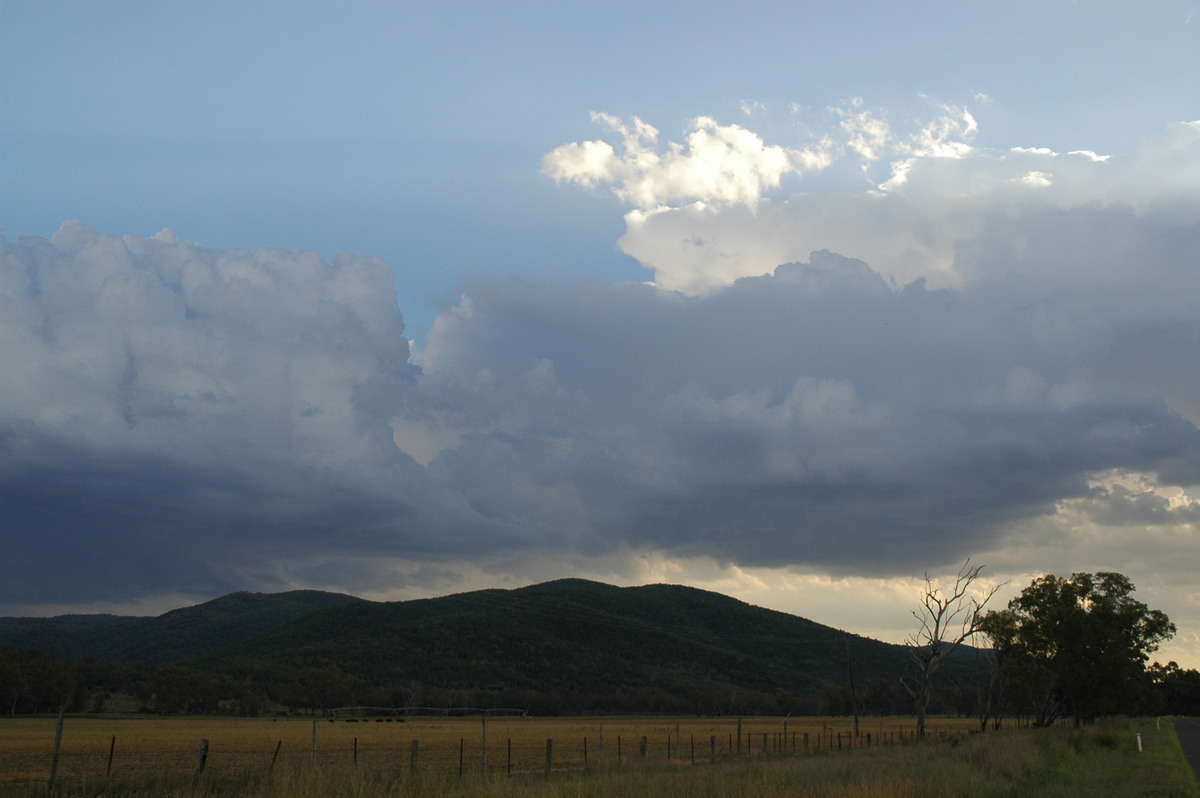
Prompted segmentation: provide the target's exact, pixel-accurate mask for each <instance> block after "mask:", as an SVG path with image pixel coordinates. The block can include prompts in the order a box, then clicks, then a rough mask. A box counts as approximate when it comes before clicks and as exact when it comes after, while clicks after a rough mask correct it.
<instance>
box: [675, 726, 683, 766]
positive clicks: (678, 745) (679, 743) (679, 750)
mask: <svg viewBox="0 0 1200 798" xmlns="http://www.w3.org/2000/svg"><path fill="white" fill-rule="evenodd" d="M675 758H676V759H682V758H683V740H682V739H681V738H680V736H679V724H678V723H676V724H675Z"/></svg>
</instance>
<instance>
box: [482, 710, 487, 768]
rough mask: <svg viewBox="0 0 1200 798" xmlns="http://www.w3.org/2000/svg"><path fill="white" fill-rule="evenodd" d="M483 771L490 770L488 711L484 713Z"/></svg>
mask: <svg viewBox="0 0 1200 798" xmlns="http://www.w3.org/2000/svg"><path fill="white" fill-rule="evenodd" d="M483 772H484V773H487V772H488V739H487V713H486V712H485V713H484V715H483Z"/></svg>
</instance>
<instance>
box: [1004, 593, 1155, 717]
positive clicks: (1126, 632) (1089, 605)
mask: <svg viewBox="0 0 1200 798" xmlns="http://www.w3.org/2000/svg"><path fill="white" fill-rule="evenodd" d="M1133 591H1134V586H1133V584H1132V583H1131V582H1130V581H1129V579H1127V578H1126V577H1125V576H1123V575H1121V574H1118V573H1111V572H1099V573H1096V574H1087V573H1076V574H1073V575H1072V576H1071V577H1070V578H1060V577H1056V576H1053V575H1049V576H1042V577H1038V578H1037V579H1035V580H1033V582H1032V583H1031V584H1030V585H1029V587H1027V588H1025V589H1024V590H1023V591H1022V592H1021V594H1020V595H1018V596H1017V597H1015V598H1014V599H1012V601H1010V602H1009V603H1008V607H1007V609H1004V610H1000V611H993V612H989V613H987V614H986V615H985V616H984V618H983V619H982V623H981V629H982V631H983V632H984V633H985V634H987V635H988V637H990V638H991V640H992V641H993V643H994V644H995V649H996V652H997V656H998V658H999V663H1000V666H1001V667H1004V668H1007V669H1008V672H1009V674H1010V675H1011V677H1012V678H1011V683H1012V685H1013V690H1014V692H1016V693H1017V694H1019V697H1020V698H1019V700H1020V701H1021V702H1022V703H1023V704H1025V705H1026V706H1027V707H1030V708H1031V709H1032V710H1033V711H1034V713H1035V714H1036V716H1037V719H1038V723H1039V724H1042V725H1045V724H1048V723H1051V722H1053V720H1054V719H1055V718H1056V717H1058V716H1060V715H1061V714H1068V715H1070V716H1072V717H1073V718H1074V719H1075V720H1076V722H1077V723H1078V722H1081V721H1085V720H1091V719H1094V718H1096V717H1099V716H1101V715H1111V714H1115V713H1120V712H1131V711H1135V710H1136V709H1137V706H1138V702H1139V700H1140V698H1141V688H1142V687H1143V685H1144V684H1145V663H1146V660H1147V658H1148V655H1149V654H1150V653H1151V652H1153V651H1155V650H1156V649H1157V647H1158V644H1159V643H1160V642H1162V641H1163V640H1166V639H1168V638H1170V637H1171V636H1172V635H1174V634H1175V625H1174V624H1172V623H1171V622H1170V620H1168V619H1167V616H1166V615H1164V614H1163V613H1162V612H1160V611H1158V610H1152V609H1150V608H1148V607H1147V606H1146V605H1145V604H1143V603H1142V602H1140V601H1137V600H1135V599H1134V598H1133Z"/></svg>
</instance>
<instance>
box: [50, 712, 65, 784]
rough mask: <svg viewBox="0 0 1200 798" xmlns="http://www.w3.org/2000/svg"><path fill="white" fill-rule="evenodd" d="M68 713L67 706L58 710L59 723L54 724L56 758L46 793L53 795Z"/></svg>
mask: <svg viewBox="0 0 1200 798" xmlns="http://www.w3.org/2000/svg"><path fill="white" fill-rule="evenodd" d="M66 711H67V705H66V704H63V705H62V706H60V707H59V708H58V721H57V722H56V723H55V724H54V756H53V757H51V758H50V780H49V781H48V782H47V783H46V791H47V792H48V793H50V794H52V795H53V794H54V782H55V781H56V780H57V779H58V755H59V752H61V751H62V727H63V715H64V714H66Z"/></svg>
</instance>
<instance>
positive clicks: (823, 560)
mask: <svg viewBox="0 0 1200 798" xmlns="http://www.w3.org/2000/svg"><path fill="white" fill-rule="evenodd" d="M817 5H818V4H798V3H768V2H754V1H753V0H750V2H743V3H738V4H734V5H730V4H728V3H710V2H688V3H674V2H659V3H653V2H650V3H647V2H639V3H636V4H635V3H624V2H615V3H608V4H605V5H604V6H603V7H596V6H583V5H577V4H562V3H533V2H513V3H505V4H497V3H482V2H454V1H453V0H448V1H447V2H440V3H416V2H414V3H368V2H354V1H353V0H351V1H350V2H346V3H341V4H337V5H336V7H335V6H334V5H332V4H328V3H320V4H317V3H307V2H289V3H287V4H283V3H271V2H259V3H244V2H243V3H226V2H203V3H201V2H187V1H186V0H184V1H181V2H171V3H163V2H158V1H156V2H122V1H121V0H115V1H114V2H109V3H102V4H101V3H84V2H56V1H55V0H39V1H38V2H32V1H31V0H5V2H3V3H2V4H0V374H2V375H3V387H2V388H0V562H4V563H5V565H6V567H5V578H4V579H3V580H0V614H3V615H46V614H57V613H62V612H97V611H99V612H119V613H126V614H129V613H132V614H149V613H158V612H162V611H165V610H166V609H170V608H172V607H177V606H182V605H186V604H191V603H196V602H198V601H202V600H206V599H208V598H213V597H216V596H219V595H222V594H224V593H227V592H230V591H234V590H258V591H270V592H274V591H281V590H288V589H293V588H319V589H326V590H338V591H343V592H347V593H352V594H355V595H359V596H363V597H366V598H372V599H379V600H385V599H386V600H396V599H408V598H417V597H425V596H434V595H444V594H448V593H454V592H460V591H464V590H472V589H477V588H484V587H518V586H521V585H525V584H531V583H536V582H541V581H546V580H549V579H555V578H560V577H585V578H591V579H598V580H601V581H605V582H610V583H613V584H622V585H634V584H644V583H652V582H671V583H678V584H688V585H693V586H696V587H701V588H704V589H710V590H717V591H720V592H723V593H726V594H729V595H734V596H737V597H739V598H742V599H744V600H746V601H750V602H751V603H754V604H758V605H760V606H766V607H771V608H775V609H780V610H784V611H787V612H794V613H796V614H799V615H802V616H804V617H807V618H811V619H813V620H816V621H819V622H822V623H826V624H829V625H832V626H835V627H838V628H843V629H847V630H849V631H852V632H856V633H859V634H866V635H870V636H873V637H877V638H879V639H884V640H888V641H891V642H902V641H903V640H904V638H905V636H906V635H907V634H909V633H910V632H912V631H913V630H914V628H915V622H914V619H913V617H912V610H913V609H915V608H916V607H917V606H918V601H919V598H920V590H921V587H922V586H923V584H924V581H923V580H924V577H925V576H926V575H928V576H929V577H930V578H932V579H933V580H935V582H941V583H944V582H945V581H946V580H947V579H952V578H953V575H954V574H955V573H956V572H957V571H958V569H959V568H960V567H961V566H962V564H963V563H964V561H966V560H967V559H968V558H969V559H970V561H971V563H973V564H982V565H984V566H985V569H984V572H983V574H984V581H985V582H986V583H987V585H991V584H998V583H999V584H1003V587H1002V588H1001V589H1000V591H999V593H998V594H997V598H996V599H995V601H998V602H1002V601H1006V600H1007V599H1008V598H1009V597H1011V596H1012V595H1015V593H1016V592H1018V591H1019V590H1020V589H1021V588H1023V587H1025V586H1026V585H1028V584H1029V582H1030V581H1031V580H1032V579H1033V578H1034V577H1035V576H1037V575H1040V574H1046V573H1053V574H1057V575H1060V576H1066V575H1069V574H1070V573H1072V572H1077V571H1088V572H1094V571H1102V570H1103V571H1119V572H1121V573H1124V574H1126V575H1127V576H1129V577H1130V579H1131V580H1133V582H1134V584H1135V585H1136V586H1137V588H1138V592H1137V597H1138V598H1139V599H1141V600H1143V601H1145V602H1146V603H1147V604H1149V605H1150V606H1151V607H1154V608H1157V609H1161V610H1162V611H1164V612H1165V613H1166V614H1167V615H1168V616H1169V617H1170V618H1171V619H1172V620H1174V621H1175V622H1176V624H1177V626H1178V629H1179V634H1178V635H1177V637H1176V638H1175V639H1174V640H1173V641H1171V642H1170V643H1168V644H1166V645H1164V646H1163V649H1162V650H1161V651H1160V652H1158V653H1157V654H1156V655H1155V659H1158V660H1160V661H1166V660H1167V659H1173V660H1175V661H1177V662H1179V663H1180V664H1181V665H1183V666H1184V667H1200V568H1198V567H1197V566H1200V426H1198V425H1200V370H1198V369H1197V367H1196V366H1197V362H1198V360H1200V103H1198V102H1197V100H1196V93H1195V86H1196V85H1200V58H1198V57H1197V54H1198V53H1200V0H1163V2H1157V3H1153V4H1145V3H1138V4H1135V3H1132V2H1116V1H1113V2H1099V1H1096V2H1092V1H1090V0H1078V1H1077V2H1066V1H1065V0H1049V2H1047V1H1046V0H1041V1H1040V2H1038V3H1031V2H1029V3H1026V2H1015V3H1007V4H977V3H954V4H952V3H940V2H927V3H918V4H896V3H890V2H861V1H851V2H846V3H840V4H836V5H830V4H824V5H827V6H828V7H820V8H818V7H811V8H810V7H807V6H817ZM987 585H983V587H986V586H987Z"/></svg>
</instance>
